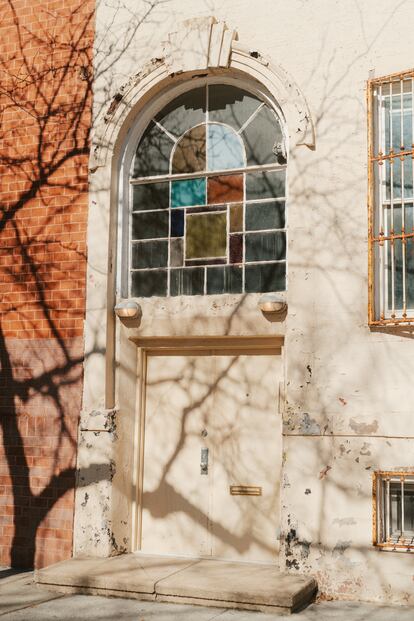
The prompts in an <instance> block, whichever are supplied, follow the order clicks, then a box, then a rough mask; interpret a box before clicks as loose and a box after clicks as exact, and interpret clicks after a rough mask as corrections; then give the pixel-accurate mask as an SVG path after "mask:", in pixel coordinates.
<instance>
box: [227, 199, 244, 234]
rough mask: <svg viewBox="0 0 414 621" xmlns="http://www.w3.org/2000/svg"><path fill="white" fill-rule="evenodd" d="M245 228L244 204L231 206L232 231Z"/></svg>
mask: <svg viewBox="0 0 414 621" xmlns="http://www.w3.org/2000/svg"><path fill="white" fill-rule="evenodd" d="M242 230H243V205H231V206H230V231H231V232H232V233H238V232H240V231H242Z"/></svg>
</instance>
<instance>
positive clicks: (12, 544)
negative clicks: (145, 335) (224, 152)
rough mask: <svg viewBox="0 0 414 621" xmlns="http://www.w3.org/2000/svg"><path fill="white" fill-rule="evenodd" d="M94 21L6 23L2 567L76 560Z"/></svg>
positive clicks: (1, 148)
mask: <svg viewBox="0 0 414 621" xmlns="http://www.w3.org/2000/svg"><path fill="white" fill-rule="evenodd" d="M93 8H94V2H93V0H55V1H53V2H49V1H47V0H46V1H45V0H5V1H4V2H3V4H2V10H1V13H0V83H1V91H0V119H1V129H0V438H1V443H0V565H1V564H3V565H10V564H11V565H14V566H23V567H30V566H33V564H35V565H36V566H38V567H40V566H44V565H48V564H50V563H53V562H57V561H59V560H62V559H65V558H68V557H70V556H71V550H72V528H73V506H74V482H75V463H76V438H77V422H78V417H79V411H80V408H81V390H82V353H83V338H82V334H83V318H84V306H85V269H86V221H87V165H88V144H89V129H90V119H91V80H92V70H91V58H92V38H93V26H94V24H93Z"/></svg>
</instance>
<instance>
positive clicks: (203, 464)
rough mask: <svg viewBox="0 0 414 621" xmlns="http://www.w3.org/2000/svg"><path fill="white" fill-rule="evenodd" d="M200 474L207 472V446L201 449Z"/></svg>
mask: <svg viewBox="0 0 414 621" xmlns="http://www.w3.org/2000/svg"><path fill="white" fill-rule="evenodd" d="M200 474H208V448H202V449H201V455H200Z"/></svg>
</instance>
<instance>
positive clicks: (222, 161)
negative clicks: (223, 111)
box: [207, 123, 244, 170]
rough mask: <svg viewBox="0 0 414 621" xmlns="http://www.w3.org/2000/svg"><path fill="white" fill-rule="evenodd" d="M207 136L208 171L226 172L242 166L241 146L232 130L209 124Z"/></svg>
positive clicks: (223, 126) (242, 154) (242, 153)
mask: <svg viewBox="0 0 414 621" xmlns="http://www.w3.org/2000/svg"><path fill="white" fill-rule="evenodd" d="M207 135H208V139H207V144H208V151H207V167H208V170H226V169H227V168H242V167H243V166H244V152H243V151H244V148H243V144H242V142H241V140H240V138H239V136H238V135H237V134H236V132H235V131H234V130H233V129H231V128H230V127H226V126H225V125H217V124H214V123H213V124H212V123H209V125H208V127H207Z"/></svg>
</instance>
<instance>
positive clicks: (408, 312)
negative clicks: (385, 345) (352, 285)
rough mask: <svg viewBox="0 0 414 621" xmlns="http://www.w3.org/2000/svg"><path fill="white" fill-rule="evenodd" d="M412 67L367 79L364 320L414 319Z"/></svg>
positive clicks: (413, 88)
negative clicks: (366, 286)
mask: <svg viewBox="0 0 414 621" xmlns="http://www.w3.org/2000/svg"><path fill="white" fill-rule="evenodd" d="M413 102H414V71H413V70H411V71H408V72H405V73H400V74H393V75H390V76H388V77H384V78H377V79H374V80H370V81H369V82H368V121H369V125H368V133H369V201H368V207H369V323H370V324H371V325H376V324H377V325H382V324H398V323H414V202H413V198H414V197H413V170H414V105H413Z"/></svg>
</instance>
